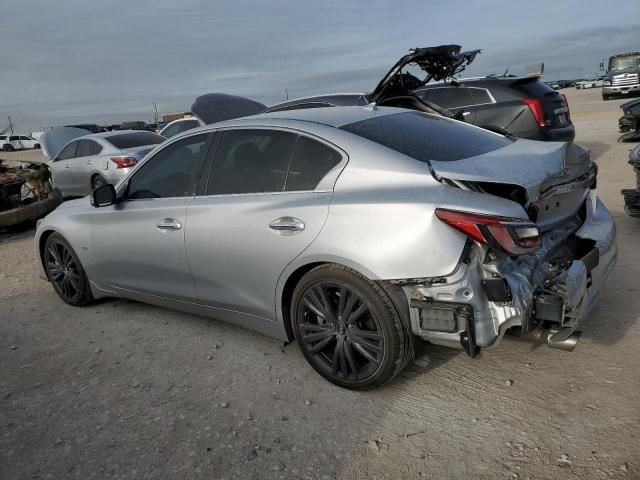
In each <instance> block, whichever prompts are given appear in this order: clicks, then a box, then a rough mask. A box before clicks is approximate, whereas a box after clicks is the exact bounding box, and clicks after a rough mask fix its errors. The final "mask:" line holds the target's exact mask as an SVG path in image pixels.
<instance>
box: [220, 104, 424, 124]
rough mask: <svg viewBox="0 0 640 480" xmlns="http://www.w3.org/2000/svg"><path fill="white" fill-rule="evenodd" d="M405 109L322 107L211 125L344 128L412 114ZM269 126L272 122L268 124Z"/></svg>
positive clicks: (273, 113) (267, 114) (285, 111)
mask: <svg viewBox="0 0 640 480" xmlns="http://www.w3.org/2000/svg"><path fill="white" fill-rule="evenodd" d="M410 111H413V110H406V109H404V108H395V107H377V106H369V105H367V106H364V107H320V108H310V109H300V110H283V111H279V112H271V113H260V114H257V115H251V116H249V117H241V118H236V119H233V120H227V121H225V122H220V123H215V124H211V125H210V126H211V127H221V126H231V125H242V124H259V123H260V122H261V121H262V120H285V121H294V122H308V123H317V124H322V125H327V126H329V127H336V128H339V127H342V126H344V125H348V124H350V123H355V122H359V121H362V120H368V119H371V118H376V117H383V116H386V115H392V114H395V113H403V112H410ZM268 123H269V124H270V123H271V122H268Z"/></svg>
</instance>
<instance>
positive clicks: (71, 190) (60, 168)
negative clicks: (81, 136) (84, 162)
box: [51, 140, 80, 196]
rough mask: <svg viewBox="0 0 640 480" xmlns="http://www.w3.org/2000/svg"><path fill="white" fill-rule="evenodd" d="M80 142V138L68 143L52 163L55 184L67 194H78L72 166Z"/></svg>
mask: <svg viewBox="0 0 640 480" xmlns="http://www.w3.org/2000/svg"><path fill="white" fill-rule="evenodd" d="M79 144H80V140H74V141H73V142H71V143H69V144H67V145H66V146H65V147H64V148H63V149H62V150H61V151H60V153H59V154H58V156H57V157H56V158H55V159H53V162H52V163H51V173H52V176H53V184H54V186H55V187H56V188H59V189H60V190H61V191H62V194H63V195H66V196H71V195H77V193H76V189H75V184H74V183H73V175H72V168H73V166H74V163H75V157H76V150H77V149H78V145H79Z"/></svg>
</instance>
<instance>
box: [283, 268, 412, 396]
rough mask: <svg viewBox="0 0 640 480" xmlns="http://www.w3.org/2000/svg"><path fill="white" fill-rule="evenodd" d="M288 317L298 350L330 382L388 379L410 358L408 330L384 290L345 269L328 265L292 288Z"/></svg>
mask: <svg viewBox="0 0 640 480" xmlns="http://www.w3.org/2000/svg"><path fill="white" fill-rule="evenodd" d="M291 319H292V326H293V331H294V334H295V337H296V339H297V341H298V344H299V345H300V349H301V350H302V353H303V354H304V356H305V358H306V359H307V361H308V362H309V363H310V364H311V366H312V367H313V368H314V369H315V370H316V371H317V372H318V373H319V374H320V375H322V376H323V377H325V378H326V379H327V380H329V381H330V382H332V383H334V384H336V385H339V386H341V387H345V388H350V389H368V388H374V387H377V386H379V385H382V384H384V383H387V382H388V381H390V380H391V379H392V378H393V377H395V376H396V375H397V374H398V373H400V372H401V371H402V369H403V368H404V367H405V366H406V364H407V362H408V359H409V358H408V357H409V356H408V353H407V351H406V345H408V341H407V332H406V331H405V329H404V327H403V325H402V321H401V319H400V316H399V314H398V312H397V310H396V308H395V307H394V305H393V303H392V302H391V299H390V298H389V296H388V295H387V294H386V292H385V291H384V290H383V289H382V288H381V287H380V285H378V284H377V283H375V282H372V281H371V280H369V279H367V278H365V277H364V276H362V275H360V274H359V273H358V272H356V271H354V270H351V269H349V268H347V267H344V266H340V265H334V264H326V265H321V266H319V267H317V268H314V269H313V270H311V271H310V272H308V273H307V274H306V275H305V276H304V277H302V279H301V280H300V282H299V283H298V285H297V286H296V288H295V290H294V292H293V297H292V302H291Z"/></svg>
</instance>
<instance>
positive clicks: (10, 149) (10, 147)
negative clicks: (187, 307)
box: [2, 143, 14, 152]
mask: <svg viewBox="0 0 640 480" xmlns="http://www.w3.org/2000/svg"><path fill="white" fill-rule="evenodd" d="M2 149H3V150H4V151H5V152H13V150H14V148H13V147H12V146H11V145H9V144H8V143H7V144H6V145H5V146H4V147H3V148H2Z"/></svg>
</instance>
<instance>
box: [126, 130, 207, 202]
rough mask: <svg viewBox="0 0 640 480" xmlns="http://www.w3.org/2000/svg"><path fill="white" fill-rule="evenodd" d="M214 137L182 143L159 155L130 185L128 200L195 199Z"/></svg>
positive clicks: (193, 138) (205, 135)
mask: <svg viewBox="0 0 640 480" xmlns="http://www.w3.org/2000/svg"><path fill="white" fill-rule="evenodd" d="M210 138H211V134H204V135H194V136H192V137H187V138H185V139H182V140H179V141H177V142H175V143H172V144H171V145H168V146H167V147H165V148H163V149H162V150H160V151H159V152H157V153H156V154H155V155H154V156H153V157H151V158H150V159H149V160H147V161H146V162H145V163H144V165H142V166H141V167H140V169H139V170H137V171H136V172H135V173H134V174H133V176H132V177H131V180H130V182H129V188H128V194H127V198H132V199H140V198H169V197H188V196H192V195H195V192H196V187H197V186H198V181H199V179H200V174H201V171H202V165H203V164H204V160H205V157H206V155H207V146H208V144H209V143H208V142H209V139H210Z"/></svg>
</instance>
